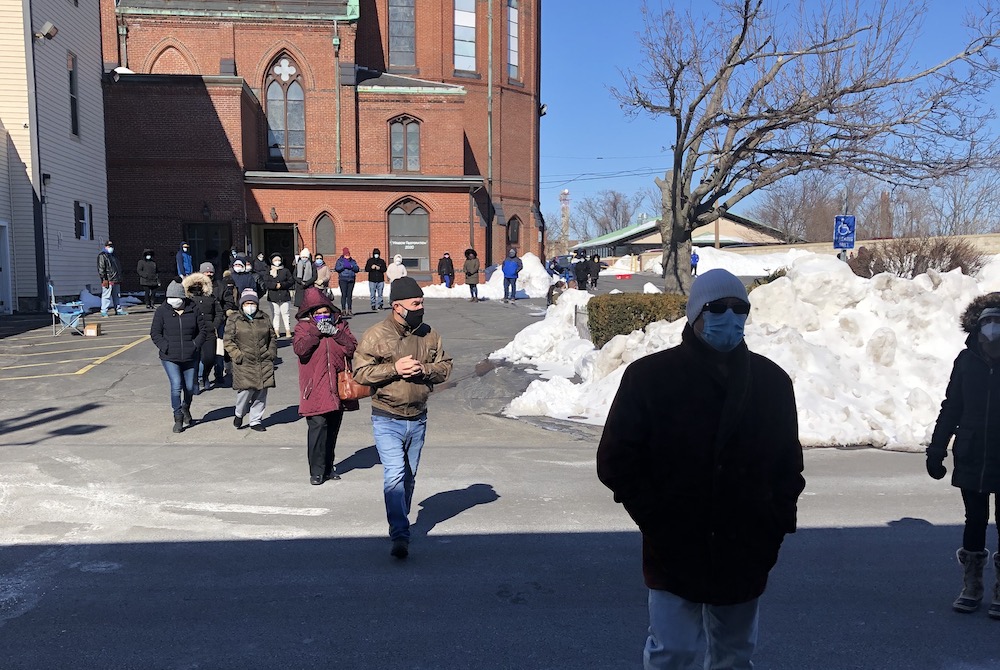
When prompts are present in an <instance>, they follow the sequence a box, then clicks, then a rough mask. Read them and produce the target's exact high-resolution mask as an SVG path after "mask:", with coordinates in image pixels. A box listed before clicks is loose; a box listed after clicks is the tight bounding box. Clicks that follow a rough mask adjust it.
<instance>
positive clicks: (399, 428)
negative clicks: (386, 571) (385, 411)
mask: <svg viewBox="0 0 1000 670" xmlns="http://www.w3.org/2000/svg"><path fill="white" fill-rule="evenodd" d="M372 432H373V433H374V434H375V448H376V449H377V450H378V458H379V460H380V461H382V491H383V492H384V494H385V515H386V518H387V519H388V521H389V539H391V540H409V539H410V519H409V514H410V502H411V501H412V500H413V485H414V484H415V482H416V479H417V466H418V465H420V450H421V449H423V446H424V435H425V434H426V432H427V415H426V414H423V415H422V416H420V417H419V418H415V419H391V418H389V417H385V416H378V415H374V414H373V415H372Z"/></svg>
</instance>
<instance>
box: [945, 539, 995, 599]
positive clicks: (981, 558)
mask: <svg viewBox="0 0 1000 670" xmlns="http://www.w3.org/2000/svg"><path fill="white" fill-rule="evenodd" d="M955 555H956V556H958V562H959V563H961V564H962V572H963V576H964V579H965V587H964V588H963V589H962V592H961V593H960V594H958V597H957V598H955V602H953V603H952V604H951V607H952V609H954V610H955V611H956V612H975V611H976V610H977V609H979V603H981V602H982V600H983V590H984V589H983V567H985V566H986V559H987V558H989V556H990V552H988V551H966V550H965V549H959V550H958V551H957V552H956V553H955Z"/></svg>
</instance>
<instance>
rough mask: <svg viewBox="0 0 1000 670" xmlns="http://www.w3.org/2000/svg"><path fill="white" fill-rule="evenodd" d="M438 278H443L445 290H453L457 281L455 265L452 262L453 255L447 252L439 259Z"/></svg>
mask: <svg viewBox="0 0 1000 670" xmlns="http://www.w3.org/2000/svg"><path fill="white" fill-rule="evenodd" d="M437 273H438V276H439V277H441V283H442V284H444V287H445V288H451V284H452V282H453V281H455V264H454V263H453V262H452V261H451V254H449V253H448V252H447V251H446V252H444V256H442V257H441V258H439V259H438V268H437Z"/></svg>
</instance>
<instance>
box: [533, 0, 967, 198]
mask: <svg viewBox="0 0 1000 670" xmlns="http://www.w3.org/2000/svg"><path fill="white" fill-rule="evenodd" d="M541 1H542V95H541V99H542V102H543V103H544V104H546V105H547V113H546V115H545V116H544V117H543V118H542V122H541V123H542V131H541V210H542V212H543V213H544V214H546V215H548V214H550V213H555V212H557V211H558V210H559V192H560V191H561V190H562V189H564V188H567V189H569V190H570V194H571V198H572V199H573V200H574V201H576V200H579V199H580V198H583V197H587V196H589V195H593V194H595V193H596V192H598V191H600V190H602V189H615V190H619V191H622V192H624V193H628V194H631V193H634V192H635V191H637V190H639V189H642V188H648V187H650V186H652V184H653V178H654V176H656V175H662V174H663V171H664V169H665V166H666V165H667V159H666V156H665V154H664V153H663V152H662V149H663V148H664V147H665V146H668V145H669V144H670V143H671V137H670V134H669V128H668V127H667V126H666V125H665V122H664V121H663V120H661V121H659V122H657V121H653V120H652V119H650V118H648V117H642V116H640V117H637V118H628V117H627V116H626V115H625V113H624V112H623V111H622V110H621V109H620V108H619V106H618V104H617V103H616V102H615V101H614V100H613V99H612V97H611V94H610V93H609V91H608V88H609V87H610V86H614V85H618V84H620V83H621V81H622V75H621V70H622V69H625V68H628V67H629V66H632V65H634V64H636V63H638V62H639V59H640V58H641V54H640V52H639V48H638V45H637V40H636V34H637V33H638V32H639V30H640V29H641V25H642V24H641V21H642V18H641V14H640V12H639V8H640V7H641V2H640V0H618V1H617V2H607V1H606V0H604V1H600V2H599V1H598V0H541ZM669 4H671V3H670V0H650V7H651V8H652V7H654V6H664V5H669ZM674 4H676V5H683V6H687V5H688V4H689V3H688V2H687V1H686V0H678V2H677V3H674ZM928 4H929V5H930V9H929V11H928V13H927V15H926V18H925V21H924V29H923V31H922V34H921V36H920V37H919V39H918V40H917V41H916V42H915V43H914V48H913V52H912V53H913V56H914V58H915V59H917V60H918V61H921V62H922V63H923V64H925V65H926V64H928V63H930V62H932V61H934V60H936V59H939V58H941V57H943V56H944V55H946V54H947V53H950V52H953V51H957V50H958V49H959V48H960V47H961V46H962V44H963V43H964V42H963V40H964V32H963V31H964V29H963V27H962V18H963V13H964V11H965V10H964V9H963V8H973V7H975V6H976V5H977V3H976V2H968V1H967V0H952V1H948V0H930V1H929V3H928ZM699 6H702V7H705V6H708V3H707V2H701V3H699ZM622 171H636V172H647V173H649V174H644V175H642V176H630V177H617V178H614V177H611V176H609V175H608V174H607V173H613V172H622ZM750 206H752V200H750V199H748V200H744V201H743V202H742V203H741V204H740V205H739V206H737V207H736V211H737V213H746V210H747V209H748V208H749V207H750Z"/></svg>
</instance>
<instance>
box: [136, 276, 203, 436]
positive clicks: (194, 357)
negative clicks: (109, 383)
mask: <svg viewBox="0 0 1000 670" xmlns="http://www.w3.org/2000/svg"><path fill="white" fill-rule="evenodd" d="M207 338H208V324H207V323H206V322H205V317H204V316H203V315H202V313H201V310H199V309H198V308H197V307H196V306H195V305H194V303H193V302H191V301H190V300H189V299H188V298H187V296H186V295H185V294H184V287H183V286H181V285H180V283H178V282H175V281H174V282H170V285H169V286H167V297H166V300H165V301H164V302H162V303H161V304H160V306H159V307H157V308H156V311H155V312H153V322H152V324H151V325H150V327H149V339H151V340H152V341H153V344H155V345H156V348H157V349H158V350H159V352H160V363H161V364H162V365H163V370H164V371H165V372H166V373H167V379H168V380H169V381H170V407H171V409H172V410H173V412H174V427H173V432H175V433H180V432H182V431H183V430H184V429H185V428H189V427H191V426H192V425H193V424H194V419H193V418H192V417H191V399H192V398H193V397H194V393H195V391H194V378H195V374H196V373H197V372H198V352H199V351H200V350H201V347H202V346H203V345H204V344H205V340H206V339H207Z"/></svg>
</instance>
